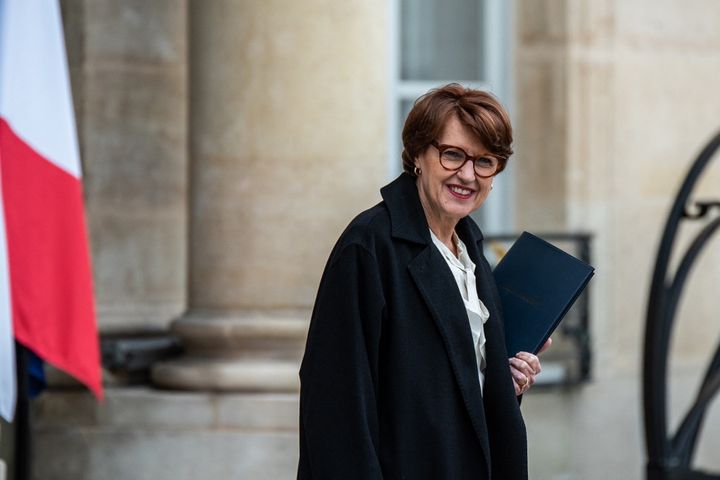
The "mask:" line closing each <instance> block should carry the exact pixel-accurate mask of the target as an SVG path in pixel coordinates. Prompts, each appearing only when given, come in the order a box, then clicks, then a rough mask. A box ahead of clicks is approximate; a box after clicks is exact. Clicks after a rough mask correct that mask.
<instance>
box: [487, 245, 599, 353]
mask: <svg viewBox="0 0 720 480" xmlns="http://www.w3.org/2000/svg"><path fill="white" fill-rule="evenodd" d="M594 272H595V269H594V268H593V267H591V266H590V265H588V264H587V263H585V262H583V261H581V260H578V259H577V258H575V257H573V256H572V255H570V254H568V253H566V252H564V251H562V250H560V249H559V248H557V247H556V246H554V245H551V244H550V243H548V242H546V241H545V240H543V239H541V238H538V237H536V236H535V235H533V234H531V233H528V232H523V233H522V235H520V238H518V239H517V240H516V241H515V243H514V244H513V246H512V247H510V250H508V252H507V253H506V254H505V256H504V257H503V258H502V260H501V261H500V263H498V265H497V267H495V271H494V272H493V273H494V276H495V281H496V282H497V286H498V290H499V292H500V302H501V303H502V309H503V315H504V317H505V344H506V346H507V352H508V355H510V356H514V355H515V354H516V353H517V352H521V351H522V352H530V353H537V352H538V350H540V347H542V346H543V345H544V344H545V341H546V340H547V339H548V337H550V335H551V334H552V332H553V331H554V330H555V328H556V327H557V326H558V324H559V323H560V320H562V318H563V317H564V316H565V314H566V313H567V312H568V310H570V307H571V306H572V304H573V302H575V299H577V297H578V296H579V295H580V293H581V292H582V291H583V289H584V288H585V286H586V285H587V283H588V281H590V277H592V276H593V273H594Z"/></svg>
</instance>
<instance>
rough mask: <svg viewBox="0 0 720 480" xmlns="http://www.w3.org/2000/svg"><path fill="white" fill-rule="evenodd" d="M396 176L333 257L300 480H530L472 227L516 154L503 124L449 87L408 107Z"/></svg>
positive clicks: (515, 375)
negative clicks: (495, 181) (401, 169)
mask: <svg viewBox="0 0 720 480" xmlns="http://www.w3.org/2000/svg"><path fill="white" fill-rule="evenodd" d="M403 144H404V147H405V148H404V151H403V154H402V156H403V167H404V170H405V172H404V173H403V174H401V175H400V177H398V178H397V179H396V180H395V181H393V182H392V183H390V184H389V185H387V186H385V187H384V188H382V189H381V194H382V198H383V201H382V202H381V203H380V204H378V205H376V206H375V207H373V208H371V209H369V210H367V211H365V212H363V213H361V214H360V215H358V216H357V217H356V218H355V219H354V220H353V221H352V222H351V223H350V225H349V226H348V228H347V229H346V230H345V232H344V233H343V234H342V236H341V237H340V239H339V240H338V242H337V244H336V245H335V248H334V249H333V251H332V253H331V254H330V258H329V260H328V263H327V266H326V267H325V272H324V274H323V278H322V281H321V283H320V287H319V290H318V295H317V299H316V302H315V307H314V310H313V315H312V320H311V324H310V331H309V334H308V340H307V346H306V350H305V356H304V358H303V363H302V367H301V370H300V379H301V395H300V463H299V467H298V478H299V479H338V478H343V479H380V478H386V479H387V478H412V479H433V480H442V479H453V480H463V479H471V478H472V479H489V478H498V479H509V480H516V479H526V478H527V445H526V435H525V425H524V422H523V419H522V415H521V413H520V408H519V400H518V397H519V396H520V395H521V394H522V393H524V392H526V391H527V389H528V388H529V387H530V386H531V385H532V384H533V383H534V382H535V376H536V375H537V374H538V373H539V372H540V362H539V360H538V358H537V357H536V356H535V355H532V354H530V353H526V352H520V353H518V354H517V355H516V356H515V357H513V358H510V359H508V356H507V352H506V350H505V339H504V322H503V318H502V313H501V311H500V308H499V299H498V294H497V288H496V286H495V282H494V280H493V277H492V272H491V271H490V267H489V265H488V263H487V261H486V260H485V257H484V256H483V253H482V252H483V247H482V238H483V236H482V233H481V232H480V229H479V228H478V226H477V225H476V224H475V222H474V221H473V220H472V219H471V218H470V217H469V215H470V213H471V212H473V211H474V210H476V209H478V208H480V207H481V206H482V204H483V202H484V201H485V199H486V198H487V196H488V194H489V193H490V191H491V190H492V182H493V178H494V177H495V175H497V174H498V173H500V172H501V171H502V170H503V169H504V168H505V165H506V163H507V160H508V158H509V156H510V155H511V154H512V148H511V144H512V128H511V126H510V122H509V120H508V115H507V113H506V112H505V110H504V108H503V107H502V106H501V105H500V104H499V103H498V101H497V100H496V99H495V98H494V97H493V96H492V95H490V94H488V93H486V92H482V91H478V90H472V89H467V88H464V87H462V86H460V85H457V84H450V85H447V86H445V87H442V88H439V89H435V90H431V91H430V92H428V93H427V94H426V95H424V96H422V97H421V98H420V99H418V101H417V102H416V103H415V105H414V107H413V109H412V111H411V112H410V114H409V115H408V118H407V121H406V122H405V128H404V129H403Z"/></svg>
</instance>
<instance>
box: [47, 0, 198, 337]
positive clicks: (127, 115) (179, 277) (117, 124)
mask: <svg viewBox="0 0 720 480" xmlns="http://www.w3.org/2000/svg"><path fill="white" fill-rule="evenodd" d="M61 5H62V12H63V17H64V23H65V33H66V44H67V50H68V57H69V65H70V74H71V80H72V86H73V94H74V95H73V96H74V101H75V111H76V118H77V126H78V132H79V137H80V148H81V157H82V161H83V170H84V178H83V184H84V188H85V195H86V208H87V216H88V224H89V230H90V240H91V243H92V260H93V267H94V268H93V272H94V282H95V299H96V302H97V311H98V320H99V321H98V323H99V327H100V330H101V332H102V333H130V332H132V333H138V332H147V331H164V330H166V329H167V327H168V325H169V324H170V322H171V320H172V319H173V318H176V317H177V316H178V315H179V314H181V313H182V312H183V310H184V309H185V305H186V298H185V297H186V292H187V285H186V275H185V271H186V270H187V264H186V257H187V255H186V251H187V235H186V232H187V217H188V214H187V208H186V197H187V187H188V185H187V177H188V174H187V170H188V166H187V159H188V153H187V143H188V139H187V133H188V132H187V111H188V101H187V97H188V92H187V83H188V82H187V76H188V75H187V5H186V1H185V0H163V1H154V2H138V1H133V2H116V1H114V0H92V1H87V0H63V1H62V3H61Z"/></svg>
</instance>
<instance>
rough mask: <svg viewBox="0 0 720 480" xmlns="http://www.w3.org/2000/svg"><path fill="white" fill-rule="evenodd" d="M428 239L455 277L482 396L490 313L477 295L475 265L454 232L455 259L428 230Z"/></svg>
mask: <svg viewBox="0 0 720 480" xmlns="http://www.w3.org/2000/svg"><path fill="white" fill-rule="evenodd" d="M430 237H431V238H432V240H433V243H434V244H435V246H436V247H437V248H438V250H440V253H441V254H442V256H443V258H444V259H445V262H447V264H448V267H450V271H451V272H452V274H453V277H455V282H456V283H457V286H458V289H459V290H460V295H461V296H462V299H463V302H464V303H465V310H466V311H467V316H468V321H469V322H470V331H471V332H472V340H473V345H474V347H475V360H476V361H477V365H478V378H479V380H480V393H481V394H482V391H483V386H484V384H485V373H484V372H485V367H486V366H487V361H486V360H485V328H484V325H485V322H487V320H488V318H490V312H488V309H487V308H486V307H485V305H484V304H483V302H482V301H481V300H480V298H479V297H478V294H477V286H476V283H475V264H474V263H473V262H472V260H470V256H469V255H468V253H467V249H466V248H465V244H464V243H463V242H462V240H460V238H459V237H458V236H457V234H456V233H455V232H453V237H452V240H453V242H455V245H456V246H457V251H458V256H457V257H456V256H455V255H454V254H453V253H452V251H451V250H450V249H449V248H448V247H447V246H446V245H445V244H444V243H442V242H441V241H440V239H439V238H437V237H436V236H435V234H434V233H433V232H432V230H430Z"/></svg>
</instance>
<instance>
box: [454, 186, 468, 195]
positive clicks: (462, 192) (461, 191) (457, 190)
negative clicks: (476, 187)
mask: <svg viewBox="0 0 720 480" xmlns="http://www.w3.org/2000/svg"><path fill="white" fill-rule="evenodd" d="M450 190H452V191H453V192H455V193H459V194H460V195H470V193H471V192H472V190H468V189H467V188H460V187H450Z"/></svg>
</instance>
